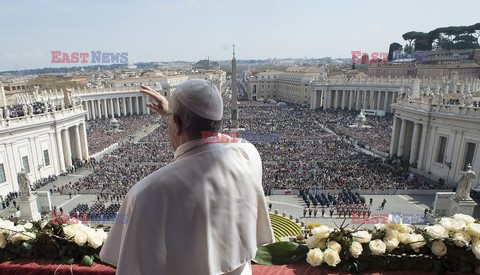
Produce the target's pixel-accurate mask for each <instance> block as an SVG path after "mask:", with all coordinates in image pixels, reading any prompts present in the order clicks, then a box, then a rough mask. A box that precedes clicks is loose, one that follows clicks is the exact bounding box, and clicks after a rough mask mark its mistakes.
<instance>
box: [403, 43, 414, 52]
mask: <svg viewBox="0 0 480 275" xmlns="http://www.w3.org/2000/svg"><path fill="white" fill-rule="evenodd" d="M403 51H404V52H406V53H412V52H413V47H412V46H411V45H405V47H404V48H403Z"/></svg>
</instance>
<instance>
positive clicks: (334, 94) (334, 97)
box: [330, 90, 338, 109]
mask: <svg viewBox="0 0 480 275" xmlns="http://www.w3.org/2000/svg"><path fill="white" fill-rule="evenodd" d="M337 99H338V97H337V90H332V91H330V102H332V100H333V106H332V108H333V109H337V107H338V105H337V102H338V100H337Z"/></svg>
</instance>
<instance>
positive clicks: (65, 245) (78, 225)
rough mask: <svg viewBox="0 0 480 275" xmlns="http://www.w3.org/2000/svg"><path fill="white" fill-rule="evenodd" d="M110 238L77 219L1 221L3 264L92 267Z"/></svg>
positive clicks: (0, 243) (0, 236) (101, 229)
mask: <svg viewBox="0 0 480 275" xmlns="http://www.w3.org/2000/svg"><path fill="white" fill-rule="evenodd" d="M106 238H107V233H106V232H105V231H104V229H103V228H102V227H97V228H92V227H89V226H87V225H86V224H83V223H82V222H81V221H79V220H78V219H75V218H72V219H69V220H68V221H61V220H59V218H55V219H51V216H48V215H47V217H45V218H44V219H43V220H40V221H38V222H27V221H22V220H16V221H15V222H13V221H10V220H2V219H0V262H4V261H8V260H13V259H16V258H44V259H45V258H47V259H59V260H60V259H61V260H63V261H64V262H65V263H67V264H72V263H75V262H76V263H80V264H81V265H87V266H92V264H93V261H95V260H97V261H100V259H99V256H98V254H99V253H100V249H101V246H102V245H103V242H104V241H105V239H106Z"/></svg>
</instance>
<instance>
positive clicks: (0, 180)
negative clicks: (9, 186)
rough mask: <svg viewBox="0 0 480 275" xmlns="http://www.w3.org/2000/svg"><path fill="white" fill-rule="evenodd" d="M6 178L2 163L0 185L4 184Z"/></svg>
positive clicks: (0, 166) (0, 164) (0, 165)
mask: <svg viewBox="0 0 480 275" xmlns="http://www.w3.org/2000/svg"><path fill="white" fill-rule="evenodd" d="M6 181H7V178H6V177H5V168H4V167H3V163H0V183H3V182H6Z"/></svg>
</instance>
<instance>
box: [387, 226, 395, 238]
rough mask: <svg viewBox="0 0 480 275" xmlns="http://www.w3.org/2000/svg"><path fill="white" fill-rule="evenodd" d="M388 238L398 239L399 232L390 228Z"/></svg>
mask: <svg viewBox="0 0 480 275" xmlns="http://www.w3.org/2000/svg"><path fill="white" fill-rule="evenodd" d="M386 233H387V234H386V237H387V238H396V237H397V236H398V230H397V229H393V228H390V227H388V228H387V232H386Z"/></svg>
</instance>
